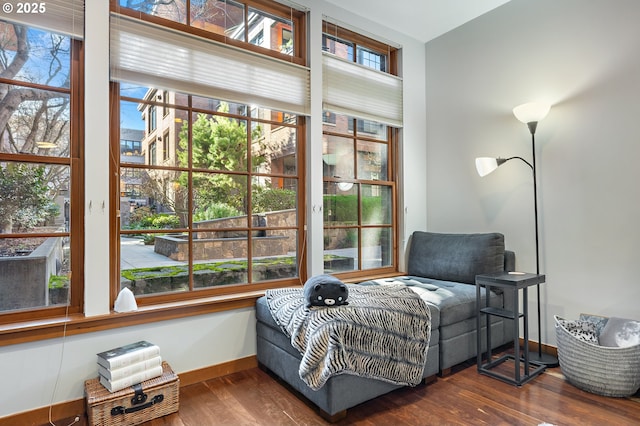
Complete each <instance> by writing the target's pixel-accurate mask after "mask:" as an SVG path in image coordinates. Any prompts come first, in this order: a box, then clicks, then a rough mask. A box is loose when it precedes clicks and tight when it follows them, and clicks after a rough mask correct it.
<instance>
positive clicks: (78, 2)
mask: <svg viewBox="0 0 640 426" xmlns="http://www.w3.org/2000/svg"><path fill="white" fill-rule="evenodd" d="M7 5H10V6H11V8H12V10H11V12H10V13H8V10H7V9H4V12H5V13H4V14H3V15H2V16H1V19H6V20H7V21H11V22H14V23H16V24H22V25H27V26H29V27H34V28H40V29H42V30H47V31H51V32H55V33H60V34H65V35H68V36H71V37H73V38H77V39H82V38H83V37H84V0H47V1H43V2H6V3H4V7H5V8H6V7H9V6H7Z"/></svg>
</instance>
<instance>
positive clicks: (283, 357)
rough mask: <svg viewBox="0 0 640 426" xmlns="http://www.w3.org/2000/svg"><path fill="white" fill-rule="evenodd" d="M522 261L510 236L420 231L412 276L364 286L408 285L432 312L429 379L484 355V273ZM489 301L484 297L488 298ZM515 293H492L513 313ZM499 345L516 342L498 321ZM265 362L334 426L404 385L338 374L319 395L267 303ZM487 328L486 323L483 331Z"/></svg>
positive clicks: (261, 306) (260, 314) (262, 324)
mask: <svg viewBox="0 0 640 426" xmlns="http://www.w3.org/2000/svg"><path fill="white" fill-rule="evenodd" d="M514 266H515V255H514V253H513V252H510V251H506V250H505V246H504V236H503V235H502V234H499V233H487V234H440V233H431V232H415V233H414V234H413V235H412V237H411V241H410V243H409V251H408V265H407V273H408V275H405V276H398V277H393V278H388V279H380V280H370V281H365V282H362V283H360V284H361V285H385V284H389V283H402V284H404V285H407V286H409V287H411V288H412V289H414V291H416V292H417V293H418V294H419V295H420V297H421V298H422V299H423V300H425V301H426V302H427V303H428V305H429V307H430V310H431V340H430V344H429V351H428V355H427V363H426V365H425V368H424V373H423V377H424V378H435V376H436V375H437V374H440V375H443V374H448V373H449V372H450V369H451V367H453V366H455V365H457V364H459V363H461V362H464V361H466V360H468V359H470V358H473V357H475V356H476V351H477V349H476V348H477V342H476V313H477V308H476V291H475V283H474V281H475V276H476V275H477V274H483V273H491V272H499V271H502V270H507V271H512V270H514ZM482 294H483V296H484V292H482ZM511 300H512V297H509V295H508V294H502V293H493V292H492V293H491V295H490V304H491V306H496V307H502V308H505V309H512V308H513V307H511V306H509V302H510V301H511ZM490 317H492V318H491V330H492V342H491V343H492V346H493V347H494V348H495V347H498V346H501V345H503V344H505V343H507V342H512V330H513V329H512V328H511V327H512V325H511V324H510V321H507V320H504V319H502V318H499V317H494V316H490ZM256 319H257V324H256V331H257V358H258V362H259V364H260V365H261V366H262V367H263V368H266V369H268V370H270V371H271V372H273V373H274V374H275V375H276V376H278V377H279V378H280V379H282V380H283V381H284V382H286V383H287V384H289V385H290V386H291V387H292V388H293V389H295V390H296V391H298V392H299V393H300V394H302V395H303V396H304V397H306V398H307V399H308V400H310V401H311V402H312V403H314V404H315V405H316V406H317V407H318V408H319V410H320V414H321V415H322V416H323V417H325V418H326V419H328V420H330V421H335V420H338V419H340V418H342V417H344V416H345V415H346V410H347V409H348V408H351V407H353V406H355V405H358V404H360V403H362V402H365V401H368V400H370V399H373V398H375V397H377V396H380V395H383V394H385V393H387V392H390V391H392V390H394V389H397V388H398V387H399V386H397V385H393V384H390V383H387V382H382V381H379V380H374V379H368V378H363V377H358V376H354V375H346V374H345V375H338V376H335V377H332V378H331V379H329V381H328V382H327V383H326V384H325V385H324V386H323V387H322V388H321V389H319V390H318V391H314V390H312V389H311V388H309V387H308V386H307V385H306V383H304V382H303V381H302V380H301V379H300V377H299V375H298V367H299V365H300V359H301V355H300V353H298V351H297V350H296V349H294V348H293V347H292V346H291V344H290V340H289V337H287V336H286V335H285V334H284V333H283V332H282V330H281V329H280V327H279V326H278V325H277V324H276V322H275V321H274V319H273V317H272V315H271V312H270V311H269V308H268V306H267V303H266V298H265V297H261V298H259V299H258V301H257V303H256ZM483 327H484V325H483Z"/></svg>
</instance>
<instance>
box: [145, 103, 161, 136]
mask: <svg viewBox="0 0 640 426" xmlns="http://www.w3.org/2000/svg"><path fill="white" fill-rule="evenodd" d="M147 116H148V117H149V121H148V123H147V124H148V125H149V126H148V129H149V130H148V131H149V134H151V133H153V132H154V131H155V130H156V128H157V127H158V122H157V117H156V106H155V105H151V106H149V109H148V110H147Z"/></svg>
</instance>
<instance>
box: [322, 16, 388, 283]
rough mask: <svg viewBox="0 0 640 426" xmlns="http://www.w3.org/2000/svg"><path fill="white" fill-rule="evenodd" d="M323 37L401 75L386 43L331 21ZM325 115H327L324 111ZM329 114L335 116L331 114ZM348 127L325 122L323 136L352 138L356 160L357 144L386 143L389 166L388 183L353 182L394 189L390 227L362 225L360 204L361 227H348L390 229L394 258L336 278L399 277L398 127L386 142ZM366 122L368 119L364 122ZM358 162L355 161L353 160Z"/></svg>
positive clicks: (354, 121)
mask: <svg viewBox="0 0 640 426" xmlns="http://www.w3.org/2000/svg"><path fill="white" fill-rule="evenodd" d="M322 28H323V37H324V35H325V34H326V35H328V36H329V37H330V38H331V39H334V40H337V41H342V42H345V43H349V44H350V45H351V46H352V48H353V58H352V60H353V62H356V63H357V62H358V53H357V52H358V48H359V47H363V48H366V49H367V50H370V51H372V52H375V53H380V54H382V55H385V56H386V57H387V67H388V69H387V70H386V71H385V72H386V73H388V74H392V75H398V49H397V48H395V47H392V46H389V45H387V44H385V43H382V42H379V41H377V40H373V39H371V38H369V37H366V36H363V35H361V34H358V33H356V32H354V31H351V30H347V29H345V28H342V27H339V26H337V25H335V24H333V23H331V22H328V21H323V23H322ZM325 113H326V112H325ZM329 113H330V114H333V113H331V112H329ZM349 120H350V121H349V128H350V130H351V133H341V132H338V131H337V129H335V130H334V129H331V130H325V128H324V127H325V126H326V125H327V124H329V125H333V124H335V123H330V122H324V121H323V123H322V124H323V132H322V133H323V136H324V135H327V136H337V137H340V138H346V139H351V140H352V141H353V145H354V157H355V156H356V155H357V149H356V147H357V143H358V141H370V142H375V143H386V144H387V155H388V158H387V166H388V175H387V179H388V180H383V181H380V180H372V181H368V180H361V179H355V180H354V182H355V183H356V184H371V185H381V184H382V185H383V186H388V187H390V188H391V198H392V206H391V215H392V217H391V224H390V225H389V226H381V225H363V224H362V222H361V218H362V211H361V207H362V206H361V205H360V203H359V204H358V218H359V219H358V224H357V225H354V226H349V227H348V228H349V229H352V228H353V229H357V230H358V232H359V234H361V232H362V230H363V229H366V228H381V227H382V228H390V229H391V230H392V231H391V236H392V239H393V242H392V244H391V250H392V256H391V265H390V266H382V267H378V268H372V269H357V270H353V271H345V272H338V273H336V274H335V275H336V276H338V277H340V278H341V279H344V280H347V281H348V280H357V279H360V278H364V277H366V278H372V277H384V276H390V275H397V274H398V273H399V265H398V262H399V253H398V241H399V238H400V229H399V226H398V188H397V182H398V176H397V158H398V141H399V132H400V130H399V129H398V128H395V127H392V126H387V135H386V140H384V141H381V140H378V139H375V138H368V137H366V136H363V137H361V136H360V135H359V134H358V133H359V132H358V125H357V123H358V120H357V119H356V118H354V117H349ZM365 121H366V120H365ZM354 162H355V158H354ZM339 180H340V179H336V178H333V177H325V176H323V183H326V182H338V181H339ZM332 228H333V227H331V226H327V225H326V224H325V225H324V226H323V232H324V229H332ZM358 259H362V247H361V245H358Z"/></svg>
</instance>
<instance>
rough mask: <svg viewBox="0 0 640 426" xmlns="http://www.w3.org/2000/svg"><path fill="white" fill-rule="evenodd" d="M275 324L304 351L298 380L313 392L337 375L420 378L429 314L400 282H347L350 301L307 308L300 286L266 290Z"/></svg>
mask: <svg viewBox="0 0 640 426" xmlns="http://www.w3.org/2000/svg"><path fill="white" fill-rule="evenodd" d="M266 296H267V305H268V306H269V309H270V311H271V315H272V316H273V318H274V320H275V321H276V323H277V324H278V325H279V326H280V327H281V328H282V330H283V331H284V332H285V334H287V335H288V336H289V337H290V338H291V345H292V346H293V347H294V348H296V349H297V350H298V351H299V352H300V354H301V355H302V360H301V362H300V370H299V374H300V378H301V379H302V380H303V381H304V382H305V383H306V384H307V385H308V386H309V387H310V388H311V389H314V390H318V389H320V388H321V387H322V386H323V385H324V384H325V383H326V381H327V380H328V379H329V378H330V377H332V376H334V375H338V374H353V375H357V376H362V377H368V378H374V379H378V380H383V381H386V382H390V383H394V384H398V385H409V386H415V385H416V384H418V383H420V381H421V380H422V373H423V370H424V366H425V363H426V361H427V349H428V348H429V339H430V337H431V312H430V311H429V307H428V306H427V304H426V303H424V301H422V299H420V297H419V296H418V295H417V294H416V293H415V292H413V291H412V290H410V289H409V288H407V287H406V286H404V285H385V286H359V285H349V299H348V300H349V304H348V305H345V306H337V307H311V308H307V307H306V305H307V302H306V300H305V298H304V296H303V293H302V289H301V288H282V289H274V290H268V291H267V292H266Z"/></svg>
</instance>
